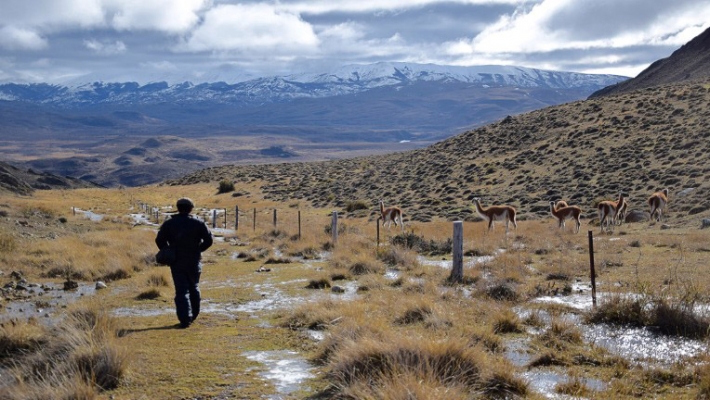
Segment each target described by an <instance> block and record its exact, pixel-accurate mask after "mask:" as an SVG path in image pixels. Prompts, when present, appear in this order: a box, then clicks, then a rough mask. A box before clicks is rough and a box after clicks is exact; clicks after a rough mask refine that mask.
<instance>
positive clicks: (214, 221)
mask: <svg viewBox="0 0 710 400" xmlns="http://www.w3.org/2000/svg"><path fill="white" fill-rule="evenodd" d="M216 227H217V209H216V208H215V209H212V229H214V228H216Z"/></svg>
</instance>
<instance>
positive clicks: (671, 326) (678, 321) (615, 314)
mask: <svg viewBox="0 0 710 400" xmlns="http://www.w3.org/2000/svg"><path fill="white" fill-rule="evenodd" d="M654 297H656V298H654ZM585 318H586V321H587V322H588V323H609V324H616V325H630V326H636V327H641V326H652V327H655V328H656V329H658V331H659V332H660V333H663V334H666V335H678V336H685V337H690V338H696V339H702V338H705V337H708V335H710V318H708V317H707V316H705V315H701V314H700V313H698V312H697V311H696V309H695V302H694V301H682V300H676V301H671V300H668V299H666V298H659V297H657V296H651V297H643V298H630V297H622V296H614V297H612V298H610V299H609V300H607V301H605V302H603V303H602V304H601V305H600V306H598V307H597V308H596V309H594V310H591V311H590V312H589V313H588V314H587V315H586V317H585Z"/></svg>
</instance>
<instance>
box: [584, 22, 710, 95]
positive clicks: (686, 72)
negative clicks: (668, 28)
mask: <svg viewBox="0 0 710 400" xmlns="http://www.w3.org/2000/svg"><path fill="white" fill-rule="evenodd" d="M707 77H710V28H709V29H707V30H706V31H705V32H703V33H701V34H700V35H699V36H697V37H695V38H694V39H693V40H691V41H690V42H688V43H686V44H685V45H683V46H682V47H681V48H679V49H678V50H676V51H674V52H673V54H671V56H670V57H668V58H663V59H660V60H658V61H656V62H654V63H653V64H651V65H650V66H649V67H648V68H646V69H645V70H643V71H642V72H641V73H640V74H639V75H638V76H637V77H636V78H633V79H629V80H627V81H624V82H620V83H617V84H615V85H611V86H607V87H605V88H604V89H601V90H599V91H597V92H595V93H593V94H592V95H591V96H590V98H594V97H599V96H606V95H610V94H619V93H624V92H629V91H632V90H638V89H644V88H649V87H653V86H659V85H667V84H672V83H681V82H690V81H694V80H698V79H703V78H707Z"/></svg>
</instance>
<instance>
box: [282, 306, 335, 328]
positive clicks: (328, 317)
mask: <svg viewBox="0 0 710 400" xmlns="http://www.w3.org/2000/svg"><path fill="white" fill-rule="evenodd" d="M341 316H342V315H341V314H340V313H339V312H338V309H337V307H336V306H335V303H333V302H332V301H331V300H325V301H322V302H318V303H309V304H304V305H302V306H300V307H298V308H297V309H295V310H293V311H292V312H291V313H289V315H288V316H286V317H285V318H284V321H283V322H282V323H281V324H280V325H281V326H283V327H284V328H289V329H292V330H298V329H303V328H305V329H313V330H325V329H327V328H328V327H331V326H333V325H335V324H336V323H338V322H339V321H340V319H341V318H340V317H341Z"/></svg>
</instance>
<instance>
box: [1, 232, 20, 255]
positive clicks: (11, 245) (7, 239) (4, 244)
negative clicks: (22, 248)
mask: <svg viewBox="0 0 710 400" xmlns="http://www.w3.org/2000/svg"><path fill="white" fill-rule="evenodd" d="M15 248H17V243H16V242H15V237H14V236H12V235H10V234H7V233H0V253H10V252H12V251H14V250H15Z"/></svg>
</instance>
